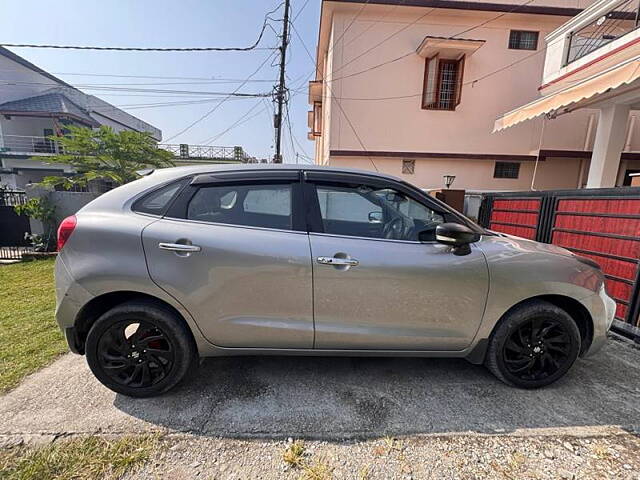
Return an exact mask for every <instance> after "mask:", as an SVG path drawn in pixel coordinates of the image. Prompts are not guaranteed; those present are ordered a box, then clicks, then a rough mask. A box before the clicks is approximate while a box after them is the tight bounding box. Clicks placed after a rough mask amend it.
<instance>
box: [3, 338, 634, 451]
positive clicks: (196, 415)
mask: <svg viewBox="0 0 640 480" xmlns="http://www.w3.org/2000/svg"><path fill="white" fill-rule="evenodd" d="M612 425H613V426H620V427H622V428H623V429H625V430H628V431H636V432H637V431H640V349H638V348H637V347H636V346H633V345H631V344H629V343H626V342H625V343H623V342H620V341H611V342H609V345H608V346H607V347H606V349H605V350H604V351H602V352H601V353H599V354H598V355H596V356H594V357H592V358H589V359H584V360H580V361H579V362H578V363H577V365H576V366H575V367H574V368H573V370H572V372H571V373H570V374H569V375H568V376H567V377H566V378H565V379H564V380H562V381H560V382H559V383H557V384H555V385H553V386H551V387H548V388H546V389H542V390H537V391H524V390H517V389H513V388H509V387H507V386H505V385H503V384H501V383H500V382H498V381H497V380H496V379H494V377H493V376H491V375H490V374H489V373H488V372H487V371H486V370H485V369H484V368H482V367H478V366H473V365H470V364H468V363H467V362H465V361H464V360H435V359H371V358H292V357H251V358H215V359H208V360H206V361H205V362H204V364H203V365H202V366H201V367H200V369H199V371H198V372H197V374H196V375H194V377H193V378H191V380H190V381H189V382H188V383H187V384H185V385H184V386H183V387H181V388H180V389H178V390H176V391H175V392H173V393H170V394H168V395H165V396H163V397H160V398H155V399H145V400H133V399H130V398H127V397H123V396H120V395H116V394H114V393H112V392H111V391H109V390H107V389H106V388H104V387H102V386H101V385H100V384H99V383H98V382H97V381H96V380H95V379H94V378H93V376H92V375H91V373H90V371H89V369H88V367H87V366H86V363H85V360H84V357H79V356H75V355H67V356H64V357H62V358H61V359H60V360H58V361H57V362H56V363H55V364H53V365H52V366H50V367H48V368H46V369H44V370H42V371H41V372H39V373H37V374H35V375H33V376H31V377H29V378H27V379H26V380H25V381H24V382H23V384H22V385H21V386H19V387H18V388H17V389H15V390H13V391H12V392H10V393H8V394H7V395H5V396H3V397H0V436H4V437H5V438H6V437H7V436H13V435H34V434H35V435H38V434H44V435H57V434H74V433H96V432H97V433H107V434H109V433H113V434H118V433H131V432H134V433H135V432H147V431H157V430H160V431H166V430H167V429H168V430H169V431H171V432H189V433H193V434H196V435H199V436H209V437H210V436H215V437H233V438H256V437H257V438H264V439H267V438H275V439H283V438H287V437H294V438H307V439H323V440H340V439H346V438H359V439H363V438H365V439H366V438H369V439H376V438H381V437H384V436H387V435H391V436H406V435H412V434H451V433H461V432H480V433H510V432H515V431H524V432H528V431H535V432H544V431H546V430H545V429H548V430H549V431H551V432H553V431H560V430H561V431H562V432H565V433H566V432H567V431H569V432H575V433H579V432H586V433H585V434H589V432H594V431H596V430H598V429H599V428H600V427H602V428H604V429H606V428H608V427H609V426H612ZM564 427H570V428H568V429H565V428H564ZM527 429H535V430H527ZM541 429H542V430H541ZM558 429H560V430H558ZM563 434H564V433H563Z"/></svg>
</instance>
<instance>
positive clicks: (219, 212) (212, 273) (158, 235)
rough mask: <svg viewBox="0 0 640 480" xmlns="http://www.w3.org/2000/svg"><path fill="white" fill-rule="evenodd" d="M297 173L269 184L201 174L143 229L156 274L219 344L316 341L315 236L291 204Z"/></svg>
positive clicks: (285, 345)
mask: <svg viewBox="0 0 640 480" xmlns="http://www.w3.org/2000/svg"><path fill="white" fill-rule="evenodd" d="M293 173H294V175H293V178H291V179H290V180H289V179H287V178H289V176H288V175H287V174H282V175H279V176H284V177H287V178H283V179H280V180H279V179H278V177H277V176H275V177H272V178H270V179H269V181H268V183H265V182H264V181H253V180H251V178H249V179H246V178H243V177H238V178H235V179H234V180H233V181H231V180H229V179H228V178H225V179H224V180H223V181H218V180H216V179H215V178H211V177H209V178H205V180H204V182H205V183H198V179H196V180H195V181H194V182H195V183H192V184H191V185H189V186H187V187H186V188H185V189H184V190H183V191H182V193H181V194H180V195H179V197H178V198H177V200H175V201H174V203H173V205H172V206H171V208H170V209H169V211H168V213H167V214H166V215H165V216H164V218H162V219H160V220H158V221H156V222H155V223H153V224H151V225H149V226H148V227H147V228H145V230H144V232H143V244H144V250H145V254H146V256H147V262H148V266H149V273H150V275H151V278H152V279H153V281H154V282H155V283H156V284H157V285H159V286H160V287H161V288H163V289H164V290H165V291H166V292H168V293H169V294H170V295H172V296H173V297H174V298H175V299H177V300H178V301H179V302H180V303H181V304H182V305H184V306H185V308H186V309H187V310H188V311H189V312H190V313H191V314H192V315H193V317H194V318H195V320H196V322H197V324H198V326H199V328H200V330H201V331H202V333H203V334H204V336H205V337H206V338H207V339H208V340H209V341H210V342H212V343H214V344H215V345H218V346H222V347H238V348H252V347H260V348H312V346H313V310H312V309H313V305H312V297H311V296H312V286H311V281H312V275H311V260H310V250H309V240H308V236H307V233H306V231H304V230H305V229H304V228H300V226H299V220H298V214H297V212H296V209H295V208H294V205H295V203H296V198H298V197H301V193H300V189H301V184H300V182H299V180H298V173H297V172H293ZM265 176H267V175H266V174H265ZM152 200H153V199H151V200H150V201H151V203H153V201H152ZM156 203H157V202H156ZM139 209H140V210H141V211H143V212H145V210H144V203H143V204H141V206H140V207H139ZM303 221H304V219H303Z"/></svg>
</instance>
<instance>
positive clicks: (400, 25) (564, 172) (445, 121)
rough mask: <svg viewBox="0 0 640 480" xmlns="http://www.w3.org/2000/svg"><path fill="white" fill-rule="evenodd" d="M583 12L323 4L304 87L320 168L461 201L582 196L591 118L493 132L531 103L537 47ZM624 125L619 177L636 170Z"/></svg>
mask: <svg viewBox="0 0 640 480" xmlns="http://www.w3.org/2000/svg"><path fill="white" fill-rule="evenodd" d="M591 3H593V1H592V0H591V1H590V0H536V1H535V2H527V3H525V2H524V1H523V0H502V1H496V0H494V1H492V2H484V1H481V0H475V1H469V0H465V1H462V0H411V1H406V0H376V1H375V2H365V1H364V0H331V1H329V0H324V1H323V3H322V13H321V19H320V29H319V40H318V48H317V72H316V79H315V81H312V82H311V83H310V87H309V102H310V104H311V105H313V110H312V111H311V112H310V114H309V126H310V128H311V133H310V138H311V139H313V140H314V141H315V161H316V163H318V164H330V165H336V166H349V167H356V168H364V169H368V170H374V169H377V170H379V171H381V172H386V173H391V174H394V175H396V176H399V177H402V178H405V179H406V180H408V181H410V182H412V183H414V184H416V185H417V186H419V187H422V188H438V187H442V186H443V176H444V175H455V176H456V180H455V183H454V184H453V188H466V189H468V190H483V191H486V190H528V189H530V188H534V189H559V188H576V187H582V186H583V185H585V184H586V181H587V177H588V171H589V157H590V156H591V150H592V149H593V144H594V140H595V132H596V131H597V124H598V115H597V113H598V112H597V110H581V111H579V112H575V113H574V114H572V115H570V116H569V115H567V116H561V117H559V118H557V119H556V120H553V121H547V120H543V119H542V118H537V119H535V120H532V121H530V122H527V123H526V124H520V125H517V126H514V127H513V128H510V129H508V130H506V131H501V132H498V133H492V132H493V130H494V123H495V120H496V118H498V117H499V116H500V115H502V114H503V113H504V112H507V111H510V110H512V109H514V108H516V107H519V106H521V105H523V104H526V103H528V102H530V101H532V100H535V99H537V98H538V97H539V95H540V94H539V92H538V88H539V87H540V78H541V76H542V72H543V67H544V57H545V55H544V53H545V52H544V49H545V44H544V38H545V37H546V36H547V35H548V34H550V33H551V32H553V31H555V30H556V29H558V27H560V26H561V25H562V24H564V23H565V22H567V21H569V20H570V19H571V18H572V17H574V16H575V15H577V14H579V13H580V12H581V11H582V9H584V8H585V7H588V6H589V5H590V4H591ZM632 118H633V117H631V116H630V117H629V120H628V121H627V120H626V119H625V121H624V122H623V123H624V125H623V128H624V129H625V137H626V138H627V139H628V141H627V144H626V146H625V151H626V153H624V154H623V159H624V160H625V166H624V167H623V169H636V168H637V169H640V161H639V160H638V158H640V155H638V154H635V153H633V152H634V151H637V150H640V137H638V135H637V134H638V131H637V130H638V128H640V124H638V123H636V122H635V120H632ZM627 123H628V124H629V126H630V128H629V132H628V134H626V130H627V128H626V126H627V125H626V124H627ZM534 172H535V178H534ZM624 173H625V172H624V171H621V172H620V173H619V174H618V176H617V183H620V184H621V183H622V181H623V176H624Z"/></svg>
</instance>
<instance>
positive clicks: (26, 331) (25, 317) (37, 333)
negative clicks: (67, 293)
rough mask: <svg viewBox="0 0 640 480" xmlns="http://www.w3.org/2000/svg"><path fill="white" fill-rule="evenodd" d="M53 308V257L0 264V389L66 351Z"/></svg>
mask: <svg viewBox="0 0 640 480" xmlns="http://www.w3.org/2000/svg"><path fill="white" fill-rule="evenodd" d="M54 311H55V293H54V286H53V260H38V261H33V262H25V263H14V264H11V265H0V393H4V392H6V391H7V390H9V389H11V388H13V387H15V386H16V385H17V384H18V383H19V382H20V380H22V378H24V377H25V376H26V375H28V374H30V373H32V372H35V371H36V370H38V369H39V368H42V367H44V366H45V365H48V364H50V363H51V362H52V361H53V360H54V359H55V358H56V357H57V356H58V355H60V354H61V353H63V352H66V351H67V345H66V342H65V341H64V336H63V335H62V333H61V332H60V330H59V329H58V326H57V324H56V323H55V319H54Z"/></svg>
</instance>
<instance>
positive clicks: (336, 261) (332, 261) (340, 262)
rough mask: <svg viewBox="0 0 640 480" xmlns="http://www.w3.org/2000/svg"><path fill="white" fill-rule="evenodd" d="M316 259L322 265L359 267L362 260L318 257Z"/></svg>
mask: <svg viewBox="0 0 640 480" xmlns="http://www.w3.org/2000/svg"><path fill="white" fill-rule="evenodd" d="M316 261H317V262H318V263H319V264H320V265H333V266H336V267H344V266H346V267H357V266H358V265H360V262H359V261H358V260H356V259H355V258H338V257H318V258H317V259H316Z"/></svg>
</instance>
